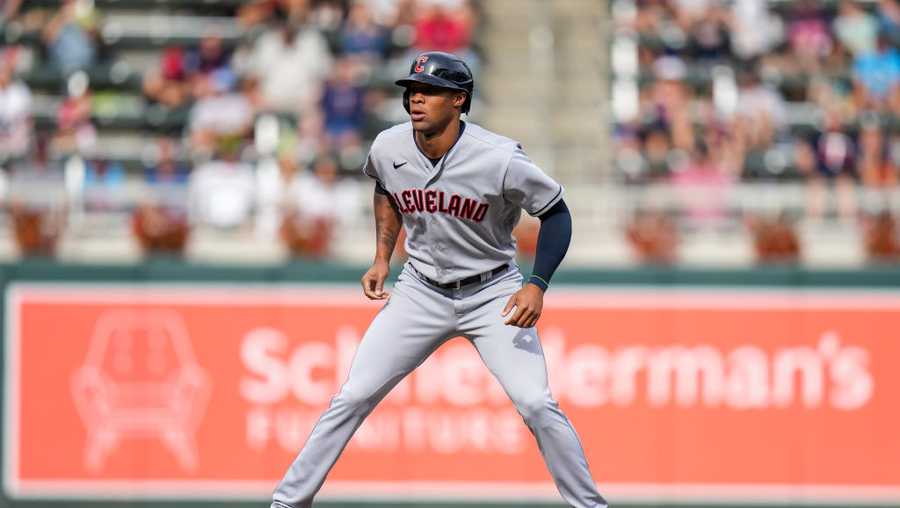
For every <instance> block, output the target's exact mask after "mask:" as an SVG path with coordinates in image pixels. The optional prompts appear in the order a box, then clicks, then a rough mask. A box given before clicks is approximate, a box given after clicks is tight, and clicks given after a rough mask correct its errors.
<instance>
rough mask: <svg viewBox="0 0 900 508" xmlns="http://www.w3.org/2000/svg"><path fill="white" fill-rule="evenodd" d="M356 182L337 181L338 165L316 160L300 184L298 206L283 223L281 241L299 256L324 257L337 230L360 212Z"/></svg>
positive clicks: (288, 213)
mask: <svg viewBox="0 0 900 508" xmlns="http://www.w3.org/2000/svg"><path fill="white" fill-rule="evenodd" d="M357 191H358V189H357V187H356V185H355V182H352V181H349V180H341V179H339V178H338V167H337V162H336V161H335V160H334V159H333V158H332V157H330V156H322V157H320V158H318V159H317V160H316V162H315V163H314V165H313V170H312V173H311V174H305V175H303V176H301V177H300V180H299V181H298V183H297V193H296V205H295V207H292V208H289V209H288V211H287V214H286V216H285V220H284V222H283V223H282V229H281V234H282V239H284V241H285V242H286V243H287V245H288V246H289V248H290V249H291V250H292V252H294V253H295V254H297V255H306V256H313V257H322V256H325V255H326V254H327V253H328V252H329V249H330V248H331V242H332V237H333V236H334V232H335V231H336V228H338V227H339V226H340V225H341V224H345V223H347V222H348V221H350V220H352V219H353V217H354V216H356V214H357V212H358V209H357V208H358V205H357V203H358V202H359V200H358V192H357Z"/></svg>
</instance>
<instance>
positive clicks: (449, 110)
mask: <svg viewBox="0 0 900 508" xmlns="http://www.w3.org/2000/svg"><path fill="white" fill-rule="evenodd" d="M463 102H465V94H464V93H460V92H459V91H458V90H451V89H448V88H440V87H437V86H432V85H428V84H426V83H413V84H411V85H410V86H409V118H410V120H412V124H413V129H415V130H417V131H420V132H426V133H429V132H440V131H442V130H443V129H444V127H446V126H447V124H449V123H450V121H451V120H453V119H454V118H456V117H458V116H459V111H458V110H457V108H458V107H461V106H462V104H463Z"/></svg>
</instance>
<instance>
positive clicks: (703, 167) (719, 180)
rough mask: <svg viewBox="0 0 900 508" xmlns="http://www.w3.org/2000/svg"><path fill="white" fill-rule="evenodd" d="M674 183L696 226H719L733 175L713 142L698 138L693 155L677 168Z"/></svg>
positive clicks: (689, 219) (688, 215)
mask: <svg viewBox="0 0 900 508" xmlns="http://www.w3.org/2000/svg"><path fill="white" fill-rule="evenodd" d="M673 170H674V171H673V173H672V179H671V181H672V183H673V185H674V186H675V188H676V189H678V194H679V196H680V199H681V203H682V205H683V207H684V209H685V211H686V213H687V217H686V218H687V219H688V221H689V223H690V224H691V225H692V226H715V225H717V224H718V222H720V221H721V220H722V219H723V218H724V217H725V212H726V207H727V205H728V201H727V196H726V195H725V192H726V191H727V190H728V188H729V187H730V184H731V177H730V175H729V174H728V173H727V172H726V170H725V168H724V167H723V165H722V164H721V162H720V161H719V160H716V158H715V157H713V156H712V154H711V153H710V148H709V145H708V144H707V143H706V142H704V141H698V142H697V143H696V145H695V146H694V147H693V149H692V150H691V151H690V154H689V156H688V157H687V159H685V160H684V161H683V162H682V163H681V164H679V165H678V166H676V167H674V168H673Z"/></svg>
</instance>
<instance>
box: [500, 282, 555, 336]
mask: <svg viewBox="0 0 900 508" xmlns="http://www.w3.org/2000/svg"><path fill="white" fill-rule="evenodd" d="M513 307H515V308H516V311H515V312H514V313H513V315H512V316H510V318H509V319H507V320H506V323H505V324H508V325H513V326H518V327H519V328H531V327H532V326H534V324H535V323H537V320H538V318H540V317H541V309H543V308H544V291H543V290H542V289H541V288H539V287H537V286H535V285H534V284H525V286H524V287H523V288H522V289H520V290H518V291H516V292H515V293H514V294H513V295H512V296H510V297H509V301H507V302H506V307H504V308H503V312H502V313H501V315H503V316H506V315H507V314H509V312H510V311H511V310H512V309H513Z"/></svg>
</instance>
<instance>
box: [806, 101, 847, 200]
mask: <svg viewBox="0 0 900 508" xmlns="http://www.w3.org/2000/svg"><path fill="white" fill-rule="evenodd" d="M824 116H825V120H824V121H823V125H822V127H821V130H820V131H818V132H816V133H815V134H814V135H813V136H812V137H811V138H810V139H809V140H807V141H805V142H801V143H800V144H799V146H798V153H797V155H798V159H797V164H798V166H799V167H800V169H801V171H803V172H804V173H806V174H807V176H808V178H809V189H810V192H809V205H808V211H809V214H810V215H811V216H814V217H821V216H823V214H824V213H825V210H826V200H827V197H828V194H829V192H830V191H831V190H832V189H833V190H834V191H835V192H836V193H837V198H838V211H839V213H840V215H841V217H844V218H850V217H853V216H854V215H855V213H856V198H855V190H854V183H855V181H856V180H857V179H858V174H857V172H856V158H857V154H856V147H855V146H854V143H853V139H851V138H850V136H849V135H848V134H847V132H846V128H845V127H844V124H843V118H841V116H840V114H839V113H837V112H836V111H833V110H826V111H825V112H824Z"/></svg>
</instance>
